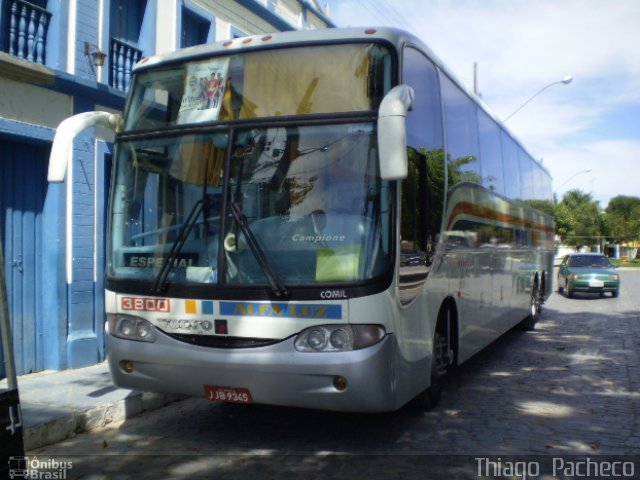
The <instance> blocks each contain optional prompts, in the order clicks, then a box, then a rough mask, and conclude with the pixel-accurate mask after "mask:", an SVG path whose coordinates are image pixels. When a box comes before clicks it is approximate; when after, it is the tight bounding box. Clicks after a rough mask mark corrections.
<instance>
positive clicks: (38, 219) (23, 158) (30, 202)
mask: <svg viewBox="0 0 640 480" xmlns="http://www.w3.org/2000/svg"><path fill="white" fill-rule="evenodd" d="M48 152H49V148H48V147H44V146H39V145H31V144H23V143H17V142H13V141H9V140H5V139H0V235H1V236H2V239H3V244H4V263H5V264H4V267H5V272H6V283H7V296H8V304H9V316H10V318H11V323H12V331H13V345H14V352H15V362H16V370H17V373H18V374H23V373H29V372H35V371H38V370H43V369H44V348H43V342H44V338H43V312H42V302H41V299H42V298H43V292H42V284H43V282H42V242H43V238H42V212H43V208H44V200H45V194H46V189H47V183H46V178H47V171H46V170H47V162H48V154H49V153H48ZM0 374H4V365H0Z"/></svg>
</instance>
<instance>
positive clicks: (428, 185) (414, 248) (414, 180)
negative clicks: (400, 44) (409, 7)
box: [400, 47, 445, 303]
mask: <svg viewBox="0 0 640 480" xmlns="http://www.w3.org/2000/svg"><path fill="white" fill-rule="evenodd" d="M403 55H404V57H403V67H402V83H404V84H406V85H409V86H410V87H412V88H413V91H414V95H415V99H414V106H413V110H411V111H410V112H409V113H408V114H407V146H408V148H407V150H408V151H407V154H408V155H407V156H408V159H409V168H408V176H407V178H406V179H405V180H403V182H402V204H401V212H400V215H401V226H400V300H401V302H402V303H409V302H410V301H411V300H413V298H415V296H416V295H417V294H418V292H419V291H420V288H421V287H422V285H423V283H424V281H425V279H426V277H427V273H428V272H429V266H430V265H431V261H432V257H433V253H434V250H435V241H436V238H437V237H438V234H439V233H440V226H441V225H440V224H441V222H442V211H443V206H444V192H445V188H444V181H445V161H444V148H443V146H444V142H443V134H442V107H441V103H440V88H439V85H438V74H437V71H436V68H435V66H434V65H433V63H432V62H431V61H430V60H429V59H428V58H427V57H426V56H425V55H424V54H423V53H422V52H420V51H418V50H417V49H415V48H413V47H407V48H405V49H404V52H403Z"/></svg>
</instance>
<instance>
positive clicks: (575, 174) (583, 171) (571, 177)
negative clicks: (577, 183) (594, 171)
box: [556, 168, 591, 191]
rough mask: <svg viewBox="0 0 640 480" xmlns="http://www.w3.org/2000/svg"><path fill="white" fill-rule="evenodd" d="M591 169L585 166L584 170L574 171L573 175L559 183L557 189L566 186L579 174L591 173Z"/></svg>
mask: <svg viewBox="0 0 640 480" xmlns="http://www.w3.org/2000/svg"><path fill="white" fill-rule="evenodd" d="M590 172H591V169H590V168H585V169H584V170H580V171H578V172H576V173H574V174H573V175H571V176H570V177H569V178H567V179H566V180H565V181H564V182H562V183H561V184H560V185H558V186H557V187H556V191H558V190H560V189H561V188H562V187H564V186H565V185H566V184H567V183H569V182H570V181H571V180H573V179H574V178H576V177H577V176H578V175H580V174H581V173H590Z"/></svg>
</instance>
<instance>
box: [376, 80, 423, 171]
mask: <svg viewBox="0 0 640 480" xmlns="http://www.w3.org/2000/svg"><path fill="white" fill-rule="evenodd" d="M413 95H414V94H413V89H412V88H411V87H409V86H408V85H398V86H396V87H393V88H392V89H391V90H390V91H389V93H387V94H386V95H385V96H384V98H383V99H382V102H381V103H380V110H379V113H378V159H379V160H378V161H379V162H380V177H381V178H382V179H383V180H401V179H403V178H405V177H406V176H407V168H408V167H407V163H408V159H407V131H406V122H405V119H406V116H407V112H408V111H409V110H411V108H412V106H413Z"/></svg>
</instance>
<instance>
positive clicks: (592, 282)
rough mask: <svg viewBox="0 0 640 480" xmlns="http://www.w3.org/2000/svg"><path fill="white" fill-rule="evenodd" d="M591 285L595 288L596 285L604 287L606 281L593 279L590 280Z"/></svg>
mask: <svg viewBox="0 0 640 480" xmlns="http://www.w3.org/2000/svg"><path fill="white" fill-rule="evenodd" d="M589 286H590V287H593V288H595V287H598V288H602V287H604V282H603V281H601V280H591V281H590V282H589Z"/></svg>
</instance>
